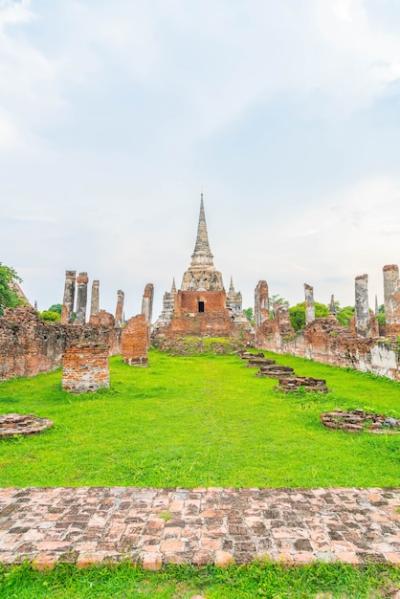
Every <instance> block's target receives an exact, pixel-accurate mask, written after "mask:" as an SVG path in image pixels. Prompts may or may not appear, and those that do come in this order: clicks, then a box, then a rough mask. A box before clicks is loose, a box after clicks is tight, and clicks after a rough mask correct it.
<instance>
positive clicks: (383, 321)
mask: <svg viewBox="0 0 400 599" xmlns="http://www.w3.org/2000/svg"><path fill="white" fill-rule="evenodd" d="M376 318H377V319H378V324H379V325H380V326H385V324H386V314H385V305H384V304H381V305H380V306H379V307H378V314H377V315H376Z"/></svg>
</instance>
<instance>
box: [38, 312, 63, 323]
mask: <svg viewBox="0 0 400 599" xmlns="http://www.w3.org/2000/svg"><path fill="white" fill-rule="evenodd" d="M40 318H41V319H42V320H46V321H50V322H56V321H58V320H60V319H61V316H60V314H59V313H58V312H54V311H53V310H43V312H40Z"/></svg>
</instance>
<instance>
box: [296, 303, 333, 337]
mask: <svg viewBox="0 0 400 599" xmlns="http://www.w3.org/2000/svg"><path fill="white" fill-rule="evenodd" d="M314 306H315V318H324V317H326V316H329V309H328V306H326V305H325V304H320V303H318V302H315V304H314ZM289 316H290V322H291V323H292V327H293V328H294V330H295V331H300V330H301V329H304V327H305V326H306V304H305V302H301V303H300V304H296V305H295V306H292V307H291V308H289Z"/></svg>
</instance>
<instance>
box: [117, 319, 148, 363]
mask: <svg viewBox="0 0 400 599" xmlns="http://www.w3.org/2000/svg"><path fill="white" fill-rule="evenodd" d="M149 345H150V327H149V324H148V322H147V320H146V316H145V315H144V314H138V315H137V316H134V317H133V318H130V319H129V320H128V322H127V324H126V326H125V327H124V329H123V330H122V336H121V353H122V357H123V360H124V362H126V363H127V364H129V365H130V366H147V362H148V359H147V352H148V349H149Z"/></svg>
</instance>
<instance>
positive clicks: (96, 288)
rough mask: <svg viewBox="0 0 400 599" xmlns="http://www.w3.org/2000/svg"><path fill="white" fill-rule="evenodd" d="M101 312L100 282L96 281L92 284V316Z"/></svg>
mask: <svg viewBox="0 0 400 599" xmlns="http://www.w3.org/2000/svg"><path fill="white" fill-rule="evenodd" d="M99 310H100V281H99V280H98V279H94V281H93V283H92V296H91V300H90V316H94V315H95V314H97V313H98V311H99Z"/></svg>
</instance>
